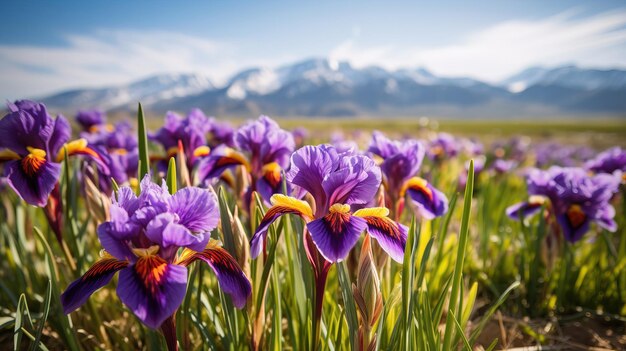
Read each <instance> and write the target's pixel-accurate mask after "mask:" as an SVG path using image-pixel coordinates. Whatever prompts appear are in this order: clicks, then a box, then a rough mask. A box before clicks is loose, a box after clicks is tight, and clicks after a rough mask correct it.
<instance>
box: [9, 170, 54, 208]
mask: <svg viewBox="0 0 626 351" xmlns="http://www.w3.org/2000/svg"><path fill="white" fill-rule="evenodd" d="M5 172H6V176H7V180H8V183H9V185H10V186H11V188H13V190H15V192H16V193H17V194H18V195H19V196H20V197H21V198H22V199H24V201H26V202H27V203H29V204H31V205H34V206H39V207H43V206H45V205H46V203H48V196H49V195H50V193H51V192H52V189H54V186H55V185H56V183H57V181H58V179H59V175H60V174H61V165H60V164H58V163H53V162H48V161H45V162H43V163H42V164H41V165H39V166H38V169H37V172H36V173H34V174H33V175H32V176H31V175H28V174H26V173H25V172H24V169H23V168H22V164H21V161H20V160H14V161H9V162H7V163H6V164H5Z"/></svg>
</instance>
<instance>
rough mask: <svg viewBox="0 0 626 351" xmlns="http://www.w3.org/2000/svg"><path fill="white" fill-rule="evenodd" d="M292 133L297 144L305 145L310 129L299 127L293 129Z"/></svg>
mask: <svg viewBox="0 0 626 351" xmlns="http://www.w3.org/2000/svg"><path fill="white" fill-rule="evenodd" d="M291 135H293V139H294V140H295V142H296V146H297V147H301V146H303V145H304V140H305V139H306V138H308V137H309V131H308V130H307V129H306V128H304V127H297V128H295V129H294V130H292V131H291Z"/></svg>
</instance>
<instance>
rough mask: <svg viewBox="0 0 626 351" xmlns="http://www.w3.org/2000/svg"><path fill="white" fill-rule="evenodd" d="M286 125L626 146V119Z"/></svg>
mask: <svg viewBox="0 0 626 351" xmlns="http://www.w3.org/2000/svg"><path fill="white" fill-rule="evenodd" d="M280 124H281V126H282V127H283V128H286V129H293V128H295V127H298V126H302V127H305V128H307V129H309V130H310V131H311V132H312V133H315V134H317V133H320V134H321V133H332V132H333V131H344V132H349V131H351V130H355V129H360V130H363V131H370V130H375V129H376V130H380V131H384V132H387V133H392V134H410V135H419V134H423V133H424V132H425V131H428V130H436V131H441V132H447V133H451V134H454V135H458V136H464V137H475V138H478V139H480V140H482V141H483V142H487V143H489V142H491V141H493V140H497V139H500V138H508V137H511V136H515V135H524V136H528V137H530V138H531V139H532V140H533V141H537V142H539V141H547V140H554V141H558V142H561V143H565V144H584V145H588V146H591V147H594V148H605V147H609V146H615V145H619V146H626V119H621V120H618V119H612V120H600V121H580V120H550V121H521V120H517V121H498V120H420V119H281V120H280Z"/></svg>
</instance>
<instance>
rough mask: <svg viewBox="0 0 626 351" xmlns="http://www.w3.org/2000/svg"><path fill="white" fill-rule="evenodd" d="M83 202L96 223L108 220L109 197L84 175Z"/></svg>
mask: <svg viewBox="0 0 626 351" xmlns="http://www.w3.org/2000/svg"><path fill="white" fill-rule="evenodd" d="M85 204H86V206H87V211H88V212H89V214H90V215H91V217H92V218H94V219H95V220H96V222H97V223H103V222H106V221H108V220H109V207H110V206H111V199H110V198H109V197H108V196H106V194H104V193H102V192H101V191H100V189H98V187H97V186H96V185H95V184H94V182H93V181H92V180H91V179H90V178H89V177H85Z"/></svg>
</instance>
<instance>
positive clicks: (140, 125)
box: [137, 103, 150, 181]
mask: <svg viewBox="0 0 626 351" xmlns="http://www.w3.org/2000/svg"><path fill="white" fill-rule="evenodd" d="M137 133H138V134H137V141H138V143H139V181H141V179H143V177H144V176H145V175H146V174H148V173H149V172H150V159H149V156H148V135H147V131H146V120H145V117H144V114H143V107H141V103H139V104H138V107H137Z"/></svg>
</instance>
